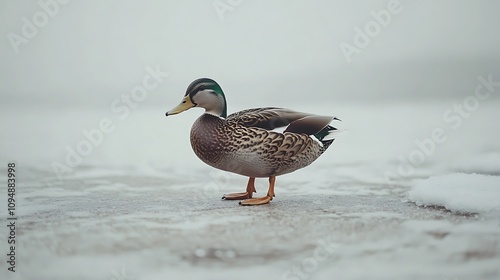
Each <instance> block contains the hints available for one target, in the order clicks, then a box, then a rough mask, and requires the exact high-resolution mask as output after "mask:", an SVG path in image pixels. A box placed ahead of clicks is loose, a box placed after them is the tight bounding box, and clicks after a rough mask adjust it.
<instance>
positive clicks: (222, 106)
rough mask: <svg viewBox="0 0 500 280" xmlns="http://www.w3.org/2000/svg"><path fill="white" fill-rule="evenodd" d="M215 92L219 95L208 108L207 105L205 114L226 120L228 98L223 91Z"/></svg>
mask: <svg viewBox="0 0 500 280" xmlns="http://www.w3.org/2000/svg"><path fill="white" fill-rule="evenodd" d="M215 92H216V93H217V94H216V95H215V97H216V99H215V100H213V102H210V104H209V105H208V106H207V105H205V106H204V107H205V114H210V115H214V116H217V117H222V118H226V117H227V103H226V96H225V95H224V92H222V89H220V90H215Z"/></svg>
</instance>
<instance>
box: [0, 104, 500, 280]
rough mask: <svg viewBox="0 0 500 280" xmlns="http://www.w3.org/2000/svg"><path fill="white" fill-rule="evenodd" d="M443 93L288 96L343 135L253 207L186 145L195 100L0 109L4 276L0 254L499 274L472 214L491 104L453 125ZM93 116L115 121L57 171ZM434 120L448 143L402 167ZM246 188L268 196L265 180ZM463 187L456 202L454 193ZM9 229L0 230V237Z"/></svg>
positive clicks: (310, 273)
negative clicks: (9, 181)
mask: <svg viewBox="0 0 500 280" xmlns="http://www.w3.org/2000/svg"><path fill="white" fill-rule="evenodd" d="M449 104H450V103H449V102H444V103H442V104H436V103H433V104H415V105H401V104H395V105H393V106H385V105H376V106H375V105H371V106H370V107H366V106H357V105H348V104H347V105H338V104H337V105H336V106H334V108H322V107H309V108H308V107H307V106H304V105H298V106H288V107H290V108H293V109H299V110H303V111H315V112H318V113H329V112H333V113H335V114H336V115H337V116H339V117H341V118H342V120H343V122H342V128H347V129H349V131H348V132H346V133H344V134H343V135H342V137H339V139H337V140H336V141H335V142H334V144H333V145H332V146H331V147H330V148H329V150H328V151H327V153H326V154H324V155H323V156H322V157H321V158H320V159H318V160H317V161H316V162H315V163H313V164H312V165H311V166H309V167H307V168H305V169H303V170H300V171H297V172H295V173H292V174H289V175H285V176H281V177H279V178H278V179H277V185H276V198H275V199H274V200H273V201H272V202H271V203H270V204H268V205H265V206H260V207H241V206H239V205H238V204H237V202H236V201H223V200H221V199H220V198H221V197H222V195H223V194H224V193H229V192H239V191H242V190H243V189H244V187H245V185H246V178H244V177H242V176H238V175H234V174H228V173H225V172H222V171H217V170H214V169H212V168H210V167H209V166H206V165H205V164H203V163H202V162H200V161H199V160H198V159H197V158H196V157H195V155H194V154H193V152H192V151H191V147H190V144H189V141H188V138H189V129H190V126H191V124H192V122H193V121H194V119H195V118H196V117H197V116H198V115H199V114H200V113H201V111H196V110H191V111H189V112H186V113H185V114H183V115H179V116H177V117H175V118H174V117H172V118H165V117H164V116H163V114H164V111H165V110H166V108H159V107H158V108H157V107H146V108H142V109H137V110H135V111H133V114H131V116H130V117H129V118H128V119H126V120H124V121H120V120H118V119H117V118H116V117H115V116H114V115H113V114H112V113H111V112H107V111H102V112H87V113H86V114H83V113H79V112H72V111H70V110H68V111H64V110H60V111H57V112H56V111H54V112H45V113H44V114H40V112H37V111H36V110H35V111H31V110H29V109H26V110H23V109H17V110H16V112H12V111H9V110H13V109H8V108H6V109H5V110H3V111H2V114H5V115H7V116H16V122H15V123H14V122H11V121H9V119H8V118H1V119H0V124H1V125H2V128H3V129H4V130H5V131H10V132H11V133H9V134H8V135H6V136H5V137H3V138H2V145H4V146H5V147H9V149H2V151H1V152H2V155H1V156H2V159H6V161H10V160H15V161H16V163H17V171H16V174H17V176H18V189H17V198H18V205H17V215H18V222H17V223H18V232H17V237H18V247H17V254H18V260H19V262H18V266H17V269H18V272H17V273H16V274H12V273H10V272H7V270H6V263H5V262H3V261H2V262H1V263H0V278H1V279H41V280H44V279H50V280H54V279H77V280H78V279H103V280H104V279H105V280H110V279H111V280H124V279H128V280H130V279H136V280H146V279H214V280H215V279H218V280H219V279H235V278H237V279H241V280H247V279H255V278H262V279H360V280H361V279H398V280H399V279H457V280H458V279H498V278H499V276H500V268H499V267H498V263H500V224H499V219H498V217H499V216H498V215H493V214H491V213H493V212H491V211H490V212H488V213H486V212H484V211H483V210H486V207H487V206H488V205H489V206H488V207H489V208H491V209H493V208H494V207H496V206H495V205H493V204H488V203H489V202H493V201H495V202H496V201H498V199H496V200H495V196H496V197H498V189H493V186H498V184H495V182H494V181H498V180H497V178H498V177H496V176H498V175H499V174H500V168H499V166H498V157H497V155H498V153H499V151H500V148H499V144H498V141H497V139H498V137H495V135H494V134H493V135H492V131H499V129H498V127H494V126H495V125H496V126H498V125H497V124H494V123H492V122H491V120H492V119H498V109H497V108H498V104H494V103H492V104H489V105H488V104H484V106H483V105H482V107H481V110H478V111H477V112H475V113H474V115H472V116H471V117H470V118H469V119H467V120H464V123H463V125H462V126H461V127H460V129H457V130H453V129H451V128H450V127H449V126H448V124H447V123H446V122H444V121H443V120H442V118H441V115H442V112H443V110H445V109H447V108H448V107H449V106H450V105H449ZM241 108H244V106H239V107H238V106H237V105H235V106H234V107H231V110H230V111H235V110H238V109H241ZM422 108H425V110H426V112H427V114H425V115H422V114H421V112H422ZM368 111H369V112H370V117H369V118H367V116H366V112H368ZM395 116H398V118H400V119H402V121H403V123H404V124H405V125H404V126H402V125H401V124H400V123H398V122H394V118H395ZM104 117H106V118H110V119H112V120H113V121H114V124H115V125H116V129H115V130H114V131H113V132H112V133H109V134H106V135H105V137H104V139H103V141H102V143H101V144H100V145H98V146H96V147H94V148H93V150H92V152H91V153H90V154H89V155H87V156H85V157H83V159H82V162H81V163H80V164H79V165H77V166H75V167H74V168H71V170H70V171H69V172H67V173H64V174H63V176H61V179H59V178H58V177H57V174H56V173H55V172H54V170H53V168H52V164H53V162H60V163H66V159H65V158H66V156H67V151H66V147H67V146H70V147H72V148H74V147H76V146H77V144H78V143H79V142H80V141H82V139H84V138H83V136H82V135H83V134H82V132H81V131H82V129H93V128H95V124H96V123H98V122H99V120H100V119H102V118H104ZM374 123H375V124H376V125H374ZM45 124H50V125H45ZM436 127H442V128H443V129H444V130H445V131H446V135H447V137H448V138H447V141H446V142H445V143H442V144H439V145H438V144H436V147H435V151H434V153H433V154H432V155H430V156H428V157H426V158H425V162H423V163H420V164H418V165H415V166H414V167H413V168H414V170H413V172H411V174H410V172H406V173H399V172H398V169H399V168H400V167H401V164H402V163H401V160H400V159H399V158H400V157H404V158H408V157H409V155H410V154H411V153H412V151H414V150H415V149H416V148H417V145H416V144H415V140H422V139H425V138H427V137H429V135H430V134H431V131H432V129H434V128H436ZM465 131H466V132H467V133H464V132H465ZM478 135H489V136H488V137H486V136H484V137H478ZM464 145H467V149H460V148H461V147H463V146H464ZM457 149H460V153H456V151H457ZM450 162H451V163H450ZM387 172H391V173H394V174H396V175H397V176H396V177H395V178H392V179H391V180H388V178H387V177H386V176H385V174H386V173H387ZM457 172H466V173H478V174H483V175H460V174H454V173H457ZM450 173H452V174H454V175H448V176H444V177H439V175H443V174H450ZM486 174H489V175H490V177H487V176H486ZM5 175H6V172H5V170H4V169H3V171H2V173H1V174H0V180H1V181H5V179H6V177H5ZM462 176H463V178H462ZM428 177H431V178H430V179H428V180H424V181H418V179H423V178H428ZM436 180H443V182H446V183H447V184H445V185H446V187H440V186H438V183H439V182H438V181H436ZM490 181H491V182H490ZM415 182H416V183H415ZM451 186H453V187H454V188H453V189H452V188H451ZM256 187H257V191H258V193H257V195H258V196H260V195H263V194H265V192H266V191H267V180H265V179H260V180H257V185H256ZM486 188H488V189H486ZM490 188H491V189H490ZM409 191H410V193H409ZM462 191H467V192H468V193H467V194H466V196H467V199H461V200H460V201H459V202H454V200H453V199H454V198H459V196H460V192H462ZM480 191H484V192H486V193H485V195H484V197H482V196H481V197H479V195H480ZM464 195H465V193H464ZM476 199H477V200H480V201H481V203H477V201H476ZM0 200H1V201H6V193H5V192H1V193H0ZM411 200H415V201H420V202H419V203H414V202H411ZM421 203H423V204H425V205H434V206H444V207H446V208H447V209H450V210H451V211H448V210H447V209H444V208H443V207H424V206H421ZM454 203H458V204H454ZM466 206H467V207H469V208H467V209H469V210H470V211H465V212H464V211H463V210H464V209H465V208H464V207H466ZM1 207H2V208H1V209H0V210H1V212H0V215H1V217H0V218H1V219H2V220H3V221H5V218H6V212H5V207H4V204H2V206H1ZM455 207H458V208H455ZM474 207H476V208H474ZM478 207H479V208H478ZM6 236H7V232H6V227H4V226H2V227H1V230H0V244H2V246H3V247H2V248H5V244H6ZM2 254H3V252H2Z"/></svg>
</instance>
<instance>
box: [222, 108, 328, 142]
mask: <svg viewBox="0 0 500 280" xmlns="http://www.w3.org/2000/svg"><path fill="white" fill-rule="evenodd" d="M334 119H336V118H335V117H329V116H318V115H314V114H308V113H303V112H297V111H293V110H290V109H285V108H276V107H267V108H255V109H248V110H243V111H240V112H236V113H234V114H231V115H229V116H228V117H227V118H226V121H227V122H229V123H232V124H238V125H242V126H245V127H259V128H263V129H267V130H273V129H276V128H280V127H286V126H288V127H287V128H286V129H285V131H284V132H293V133H304V134H307V135H313V134H316V133H318V132H320V131H321V130H323V129H324V128H326V127H327V126H328V125H329V124H330V122H332V121H333V120H334Z"/></svg>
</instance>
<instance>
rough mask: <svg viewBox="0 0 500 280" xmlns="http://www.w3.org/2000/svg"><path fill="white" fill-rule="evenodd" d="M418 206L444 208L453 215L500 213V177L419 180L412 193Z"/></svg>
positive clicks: (451, 175)
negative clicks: (453, 213)
mask: <svg viewBox="0 0 500 280" xmlns="http://www.w3.org/2000/svg"><path fill="white" fill-rule="evenodd" d="M409 197H410V200H411V201H413V202H415V203H416V204H417V205H426V206H443V207H445V208H446V209H448V210H450V211H453V212H461V213H480V214H484V213H489V212H491V211H500V176H488V175H482V174H465V173H454V174H448V175H440V176H432V177H430V178H428V179H423V180H417V181H416V182H415V183H414V184H413V186H412V189H411V190H410V192H409Z"/></svg>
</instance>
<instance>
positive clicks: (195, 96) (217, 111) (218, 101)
mask: <svg viewBox="0 0 500 280" xmlns="http://www.w3.org/2000/svg"><path fill="white" fill-rule="evenodd" d="M184 98H189V99H190V100H191V102H192V103H193V104H194V106H195V107H196V106H199V107H202V108H205V109H206V113H208V114H213V115H217V116H219V117H223V118H226V117H227V104H226V96H225V95H224V92H223V91H222V88H221V86H220V85H219V84H218V83H217V82H216V81H214V80H212V79H209V78H200V79H197V80H195V81H193V82H192V83H191V84H190V85H189V86H188V88H187V89H186V94H185V95H184Z"/></svg>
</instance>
